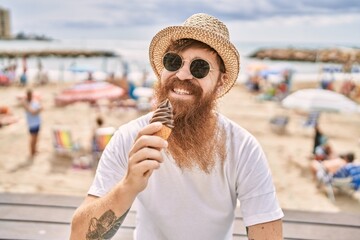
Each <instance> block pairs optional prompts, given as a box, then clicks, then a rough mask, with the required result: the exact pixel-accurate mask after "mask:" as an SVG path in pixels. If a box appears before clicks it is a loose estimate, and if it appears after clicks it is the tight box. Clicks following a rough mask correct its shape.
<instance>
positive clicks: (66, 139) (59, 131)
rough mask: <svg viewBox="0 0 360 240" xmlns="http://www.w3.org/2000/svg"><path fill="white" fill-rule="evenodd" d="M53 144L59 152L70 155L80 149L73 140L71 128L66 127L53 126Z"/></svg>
mask: <svg viewBox="0 0 360 240" xmlns="http://www.w3.org/2000/svg"><path fill="white" fill-rule="evenodd" d="M53 144H54V149H55V152H56V153H57V154H60V155H68V154H72V153H73V152H76V151H78V150H79V149H80V147H79V144H77V143H75V142H74V141H73V138H72V135H71V132H70V129H68V128H64V127H55V128H53Z"/></svg>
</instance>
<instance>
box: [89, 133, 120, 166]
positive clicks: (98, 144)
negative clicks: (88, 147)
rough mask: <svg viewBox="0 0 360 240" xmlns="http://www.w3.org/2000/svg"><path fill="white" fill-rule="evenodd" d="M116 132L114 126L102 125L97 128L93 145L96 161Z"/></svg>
mask: <svg viewBox="0 0 360 240" xmlns="http://www.w3.org/2000/svg"><path fill="white" fill-rule="evenodd" d="M114 133H115V128H113V127H102V128H98V129H96V131H95V136H94V139H93V147H92V153H93V158H94V161H95V163H96V162H97V161H98V160H99V159H100V156H101V154H102V152H103V151H104V149H105V147H106V145H107V144H108V143H109V141H110V139H111V137H112V136H113V135H114Z"/></svg>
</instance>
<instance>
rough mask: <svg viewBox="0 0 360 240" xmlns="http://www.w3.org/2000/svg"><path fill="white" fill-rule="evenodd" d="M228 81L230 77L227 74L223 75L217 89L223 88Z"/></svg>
mask: <svg viewBox="0 0 360 240" xmlns="http://www.w3.org/2000/svg"><path fill="white" fill-rule="evenodd" d="M227 80H228V75H227V74H226V73H221V76H220V78H219V80H218V81H217V88H219V87H221V86H223V85H224V84H225V82H226V81H227Z"/></svg>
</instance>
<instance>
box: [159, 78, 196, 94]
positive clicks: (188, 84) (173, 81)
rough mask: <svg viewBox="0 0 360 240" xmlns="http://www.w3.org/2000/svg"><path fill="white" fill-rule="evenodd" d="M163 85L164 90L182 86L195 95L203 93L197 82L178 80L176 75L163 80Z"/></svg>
mask: <svg viewBox="0 0 360 240" xmlns="http://www.w3.org/2000/svg"><path fill="white" fill-rule="evenodd" d="M164 87H165V89H166V91H172V90H173V89H174V88H183V89H186V90H187V91H189V92H190V93H191V94H194V95H195V96H202V94H203V89H202V88H201V87H200V86H199V84H198V83H194V82H193V81H191V80H180V79H179V78H178V77H173V78H170V79H169V80H168V81H166V82H165V84H164Z"/></svg>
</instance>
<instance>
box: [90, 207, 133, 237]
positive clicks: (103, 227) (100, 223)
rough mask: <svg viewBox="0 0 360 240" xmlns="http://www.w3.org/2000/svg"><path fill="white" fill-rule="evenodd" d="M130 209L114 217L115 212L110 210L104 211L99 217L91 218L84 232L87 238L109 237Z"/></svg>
mask: <svg viewBox="0 0 360 240" xmlns="http://www.w3.org/2000/svg"><path fill="white" fill-rule="evenodd" d="M129 210H130V209H128V210H127V211H126V212H125V213H124V214H123V215H122V216H121V217H119V218H118V219H116V216H115V213H114V212H113V211H112V210H108V211H106V212H105V213H104V214H103V215H102V216H101V217H100V218H99V219H97V218H92V219H91V220H90V225H89V229H88V232H87V234H86V239H87V240H103V239H111V238H112V237H113V236H114V235H115V233H116V232H117V231H118V230H119V228H120V226H121V224H122V223H123V221H124V219H125V217H126V215H127V214H128V212H129Z"/></svg>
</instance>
